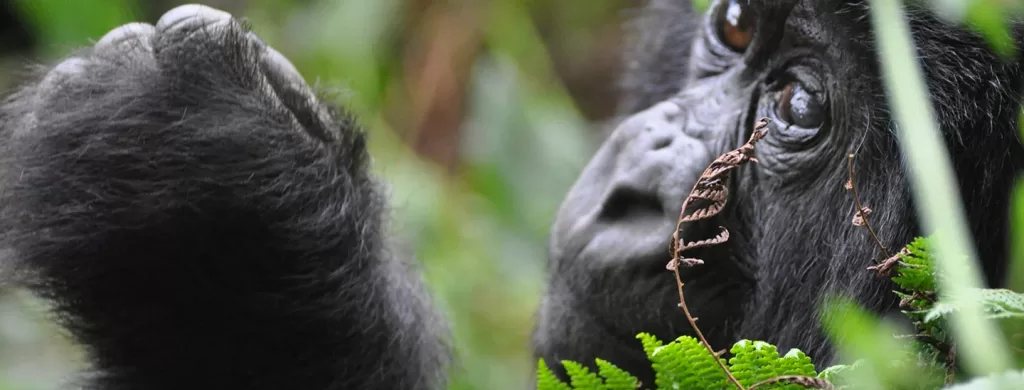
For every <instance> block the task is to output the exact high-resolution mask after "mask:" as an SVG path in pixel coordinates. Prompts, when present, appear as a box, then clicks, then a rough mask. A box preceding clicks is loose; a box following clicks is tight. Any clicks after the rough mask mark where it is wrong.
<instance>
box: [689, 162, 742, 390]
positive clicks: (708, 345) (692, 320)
mask: <svg viewBox="0 0 1024 390" xmlns="http://www.w3.org/2000/svg"><path fill="white" fill-rule="evenodd" d="M698 182H699V181H698ZM696 186H697V185H696V184H694V188H696ZM690 199H691V198H690V197H687V198H686V200H685V201H683V207H682V211H680V216H679V219H680V220H681V219H683V217H684V214H685V213H686V207H687V206H689V205H690ZM678 234H679V229H676V232H675V233H674V234H673V237H678ZM673 245H674V246H675V247H678V245H679V239H678V238H676V239H675V240H674V242H673ZM673 253H675V254H676V255H675V256H677V257H678V253H679V251H678V250H673ZM681 260H682V259H677V261H676V263H675V267H672V273H673V274H674V275H675V276H676V289H677V290H678V291H679V307H681V308H682V309H683V314H685V315H686V321H688V322H689V323H690V327H691V328H693V332H694V333H696V334H697V338H698V339H700V343H701V344H704V348H705V349H707V350H708V353H710V354H711V357H712V358H714V359H715V363H718V367H721V368H722V372H725V376H727V377H729V382H732V383H733V384H734V385H736V388H737V389H740V390H746V388H744V387H743V384H741V383H740V381H739V380H738V379H736V377H735V376H734V375H732V371H729V368H728V367H726V366H725V363H723V362H722V359H721V358H719V357H718V354H716V353H715V349H714V348H712V347H711V343H708V339H707V338H705V337H704V333H703V332H701V331H700V327H698V326H697V319H696V318H693V315H691V314H690V308H689V307H687V306H686V297H684V296H683V278H682V277H680V276H679V266H680V265H681V264H682V261H681Z"/></svg>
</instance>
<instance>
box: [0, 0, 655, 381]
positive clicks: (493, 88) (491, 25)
mask: <svg viewBox="0 0 1024 390" xmlns="http://www.w3.org/2000/svg"><path fill="white" fill-rule="evenodd" d="M185 2H186V1H176V0H0V90H7V89H8V88H10V87H11V86H12V85H14V84H16V83H17V81H18V79H19V75H23V74H24V73H22V72H23V70H24V69H26V65H27V64H31V63H34V62H47V61H53V60H55V59H57V58H60V57H61V56H63V55H66V54H67V53H68V52H69V51H70V50H72V49H74V48H76V47H81V46H83V45H87V44H89V43H90V42H91V41H92V40H96V39H99V38H100V37H101V36H102V35H103V34H104V33H105V32H106V31H107V30H109V29H110V28H112V27H115V26H117V25H118V24H121V23H125V22H129V21H137V20H143V21H148V22H155V21H156V19H157V18H159V15H160V14H161V13H163V12H164V11H166V10H168V9H170V8H172V7H174V6H175V5H178V4H181V3H185ZM203 2H204V3H206V4H209V5H211V6H214V7H217V8H220V9H224V10H226V11H229V12H231V13H233V14H235V15H236V16H241V17H244V18H246V19H248V21H249V22H250V23H251V25H252V28H253V30H254V31H255V32H256V33H257V34H259V35H260V36H261V37H262V38H263V39H264V40H265V41H266V42H268V43H269V44H271V45H273V46H274V47H275V48H277V49H278V50H279V51H281V52H282V53H283V54H284V55H285V56H287V57H288V58H290V59H291V60H292V61H293V62H294V63H295V65H296V66H297V67H298V68H299V69H300V71H301V72H302V73H303V75H304V76H305V77H306V79H307V81H309V82H310V83H311V84H317V85H318V86H319V87H320V88H322V89H324V90H327V91H333V92H334V93H333V94H332V97H333V98H336V99H337V101H338V102H339V103H341V104H344V105H346V106H348V107H349V108H351V109H352V110H354V111H355V112H356V113H357V114H359V116H360V117H361V118H362V121H363V124H364V125H365V126H366V127H367V128H369V129H370V131H371V147H372V149H373V150H372V154H373V155H374V158H375V161H376V163H375V168H376V170H377V171H378V172H379V173H380V174H381V175H382V176H383V177H384V178H386V179H387V180H388V181H389V182H390V183H391V184H392V188H391V191H392V199H393V205H394V211H393V218H392V225H393V228H394V229H395V230H396V231H397V232H398V233H400V234H401V235H402V237H403V238H404V239H405V246H406V248H407V250H408V252H411V253H414V254H415V255H416V256H417V257H418V258H419V259H420V260H421V261H422V262H423V263H424V267H425V269H426V274H427V278H428V279H429V282H430V284H431V286H432V288H433V291H434V294H435V296H436V298H437V300H438V301H439V302H441V303H442V305H443V306H444V310H445V311H446V313H447V315H448V317H449V318H450V319H451V320H452V323H453V327H454V333H455V334H456V335H457V338H456V343H457V348H458V352H459V355H460V362H461V363H462V364H463V370H461V372H460V375H458V380H457V383H456V386H455V387H454V388H459V389H489V390H491V389H493V390H501V389H522V388H524V387H525V386H526V384H527V381H528V380H529V377H530V376H529V372H530V371H531V368H532V367H533V366H534V364H535V362H534V361H533V360H532V359H531V358H530V354H529V349H528V340H529V335H530V331H531V327H532V324H533V313H534V310H535V307H536V305H537V304H538V301H539V298H540V293H541V289H542V287H543V281H544V276H543V271H544V264H545V255H546V248H547V246H546V243H547V236H548V228H549V226H550V223H551V221H552V219H553V217H554V212H555V210H556V208H557V207H558V205H559V202H560V201H561V199H562V196H563V195H564V194H565V192H566V191H567V189H568V187H569V186H570V185H572V182H573V180H574V179H575V176H576V174H577V173H578V172H579V170H580V169H581V168H582V166H583V164H585V163H586V161H587V159H588V158H589V156H590V154H591V153H593V151H594V150H595V149H596V147H597V145H598V143H599V141H600V138H601V137H602V135H603V134H604V130H603V129H606V128H607V126H605V123H608V122H609V121H611V120H613V115H614V111H615V103H616V75H617V71H618V68H619V65H620V63H619V58H620V57H619V55H620V45H621V42H622V38H623V36H622V23H623V21H624V20H625V19H626V18H627V17H628V14H629V12H630V11H629V10H630V9H632V8H634V7H636V6H637V5H638V4H639V1H637V0H557V1H550V0H206V1H203ZM80 362H81V352H80V351H79V350H77V349H76V348H75V347H74V346H73V345H71V344H70V343H69V342H68V340H67V339H66V337H65V336H64V335H62V334H61V333H60V332H59V331H58V330H57V329H55V327H54V326H52V325H51V324H50V322H49V321H47V319H46V317H45V313H44V312H43V310H42V307H41V306H40V304H39V302H37V301H35V300H33V299H32V298H31V297H29V296H28V295H26V294H24V293H22V292H19V291H11V290H6V291H5V290H0V389H3V390H7V389H11V390H15V389H16V390H35V389H40V390H42V389H53V388H56V387H57V385H58V384H59V383H60V381H61V380H64V379H66V378H67V375H69V374H71V373H73V372H74V370H75V369H76V368H78V367H79V365H80Z"/></svg>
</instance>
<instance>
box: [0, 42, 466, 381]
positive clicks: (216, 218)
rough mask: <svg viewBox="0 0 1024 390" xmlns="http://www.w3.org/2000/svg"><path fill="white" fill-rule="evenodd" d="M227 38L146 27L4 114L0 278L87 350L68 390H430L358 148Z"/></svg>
mask: <svg viewBox="0 0 1024 390" xmlns="http://www.w3.org/2000/svg"><path fill="white" fill-rule="evenodd" d="M208 27H209V26H208ZM179 30H184V29H179ZM246 33H247V31H246V30H245V29H244V28H242V27H241V26H240V25H238V24H237V23H234V22H231V23H230V24H228V25H226V26H221V27H218V29H214V28H213V27H210V29H208V30H206V31H191V30H190V31H184V32H182V31H171V29H170V28H168V29H167V31H162V32H161V30H159V26H158V30H157V33H156V35H154V36H153V37H152V39H144V42H142V43H140V45H141V46H139V47H135V48H127V49H125V48H122V49H118V50H112V49H110V48H108V50H99V49H96V50H87V51H85V52H83V53H79V54H78V55H76V56H74V57H73V58H72V59H70V60H68V61H66V62H64V63H63V64H61V65H60V66H58V67H57V68H56V69H55V70H53V71H51V72H49V74H48V75H46V76H45V77H44V78H42V79H41V81H38V82H32V83H29V84H27V85H26V86H25V87H23V88H21V89H20V90H18V91H17V92H15V93H13V94H12V95H11V96H10V97H8V98H7V99H6V101H5V102H4V103H3V106H2V108H0V128H2V134H3V144H2V153H3V154H2V165H0V168H2V171H0V188H2V198H0V213H2V214H0V217H2V218H0V221H2V231H0V232H2V237H3V244H4V245H5V246H6V247H7V248H9V249H11V250H12V253H14V256H13V258H10V259H4V263H5V264H4V265H6V266H8V267H6V268H7V270H8V271H9V273H8V274H7V275H18V276H19V281H20V282H22V283H25V284H26V285H28V286H30V287H31V288H32V289H34V290H35V291H36V292H38V293H39V294H42V295H43V296H44V297H46V298H49V299H51V300H52V302H53V303H54V304H55V306H56V309H57V310H56V313H57V315H58V317H59V320H60V321H61V323H62V324H63V325H65V326H67V328H68V329H69V330H70V331H71V332H72V334H73V335H74V337H75V338H76V339H77V340H78V341H79V342H81V343H82V344H84V345H85V346H86V347H87V348H88V352H89V355H90V357H91V361H92V363H93V368H94V370H92V371H91V373H90V375H89V376H88V378H87V380H86V381H84V382H83V383H84V384H85V385H86V387H87V388H91V389H107V390H110V389H175V390H180V389H207V388H208V389H291V388H294V389H392V388H396V389H397V388H401V389H423V388H440V387H443V381H442V380H441V378H442V376H443V375H444V367H445V362H446V361H447V348H446V347H445V346H444V343H443V342H442V340H443V339H444V338H443V335H444V332H445V330H444V327H443V326H441V321H440V319H439V318H438V316H437V315H436V314H435V312H434V311H433V310H432V308H431V305H430V300H429V297H428V296H427V294H426V292H425V290H424V288H423V286H422V283H421V281H420V280H419V277H418V273H416V272H414V270H411V269H409V267H410V265H409V264H406V263H404V262H401V261H399V260H397V259H396V258H394V257H393V256H392V255H391V254H390V253H388V250H387V248H386V246H385V242H384V239H383V238H382V237H383V235H382V232H383V230H384V229H385V227H384V224H383V221H382V216H383V215H384V214H385V201H384V199H383V198H382V196H381V194H380V192H379V191H378V185H377V184H376V182H375V181H374V179H373V178H372V177H371V175H370V174H369V172H368V168H367V165H368V155H367V153H366V148H365V138H364V135H363V132H362V131H361V130H360V129H359V128H358V127H357V125H356V124H355V123H354V122H353V121H352V120H350V119H349V118H348V117H346V116H340V117H339V116H336V115H333V114H331V113H330V112H329V110H328V109H327V108H326V107H324V106H322V105H321V104H320V103H318V102H316V101H315V100H311V99H309V98H311V96H310V95H305V94H304V93H305V92H308V91H307V90H305V89H303V88H301V87H299V86H296V85H289V84H288V82H287V81H286V77H285V76H287V75H285V76H282V74H280V73H279V72H278V70H276V69H271V68H268V65H267V62H265V61H264V62H261V56H262V55H264V54H263V49H264V46H263V45H262V43H260V42H259V41H258V40H255V39H253V38H252V37H251V36H247V35H246ZM189 34H191V35H189ZM149 45H151V46H152V48H151V49H149V48H148V46H149ZM302 87H304V86H302Z"/></svg>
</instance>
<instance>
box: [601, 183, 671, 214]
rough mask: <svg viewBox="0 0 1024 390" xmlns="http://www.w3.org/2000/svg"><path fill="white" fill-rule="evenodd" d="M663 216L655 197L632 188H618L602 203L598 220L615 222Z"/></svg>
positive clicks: (660, 206)
mask: <svg viewBox="0 0 1024 390" xmlns="http://www.w3.org/2000/svg"><path fill="white" fill-rule="evenodd" d="M664 214H665V213H664V209H663V208H662V205H661V201H660V200H659V199H658V197H657V195H654V194H652V193H649V192H643V191H639V190H637V189H633V188H618V189H616V190H615V191H613V192H612V194H611V196H609V197H608V200H606V201H605V202H604V205H603V206H602V207H601V214H600V216H599V218H600V219H603V220H606V221H615V220H621V219H625V218H628V217H643V216H647V217H657V218H661V217H662V216H664Z"/></svg>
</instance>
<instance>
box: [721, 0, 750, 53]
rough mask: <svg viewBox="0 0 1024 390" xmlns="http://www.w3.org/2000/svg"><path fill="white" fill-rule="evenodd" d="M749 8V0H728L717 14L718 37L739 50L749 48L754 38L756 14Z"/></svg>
mask: <svg viewBox="0 0 1024 390" xmlns="http://www.w3.org/2000/svg"><path fill="white" fill-rule="evenodd" d="M748 8H749V5H748V4H747V0H728V1H727V2H725V3H723V4H722V5H721V6H719V7H718V11H717V14H716V15H715V31H716V32H717V34H718V39H719V40H720V41H722V43H724V44H725V45H726V46H728V47H729V48H730V49H732V50H734V51H737V52H741V51H744V50H747V46H750V42H751V41H753V40H754V24H755V23H754V16H753V13H752V12H750V11H749V9H748Z"/></svg>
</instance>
